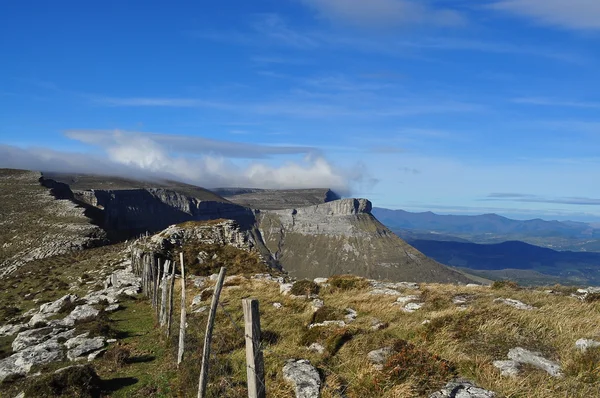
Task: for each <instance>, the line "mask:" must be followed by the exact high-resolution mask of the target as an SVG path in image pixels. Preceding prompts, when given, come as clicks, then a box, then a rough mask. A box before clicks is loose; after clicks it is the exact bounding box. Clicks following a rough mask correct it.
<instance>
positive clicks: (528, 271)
mask: <svg viewBox="0 0 600 398" xmlns="http://www.w3.org/2000/svg"><path fill="white" fill-rule="evenodd" d="M408 243H409V244H410V245H412V246H413V247H415V248H416V249H418V250H419V251H421V252H422V253H423V254H425V255H426V256H428V257H431V258H433V259H434V260H436V261H439V262H440V263H442V264H446V265H449V266H453V267H458V268H461V269H467V270H474V271H483V272H474V273H475V274H476V275H480V276H485V277H489V278H491V279H498V278H501V277H510V278H511V279H517V280H520V281H521V282H525V283H536V284H537V283H540V281H541V280H542V279H544V276H545V279H546V280H547V281H548V282H550V281H553V282H558V281H561V282H563V283H571V284H594V285H598V284H600V253H583V252H571V251H556V250H551V249H547V248H543V247H538V246H534V245H530V244H527V243H524V242H516V241H513V242H503V243H499V244H475V243H464V242H450V241H433V240H408Z"/></svg>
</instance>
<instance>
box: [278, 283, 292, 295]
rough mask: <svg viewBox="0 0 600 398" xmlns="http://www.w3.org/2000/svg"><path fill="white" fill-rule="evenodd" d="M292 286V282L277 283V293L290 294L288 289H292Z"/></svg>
mask: <svg viewBox="0 0 600 398" xmlns="http://www.w3.org/2000/svg"><path fill="white" fill-rule="evenodd" d="M292 286H294V284H293V283H282V284H281V285H279V293H281V294H290V291H291V290H292Z"/></svg>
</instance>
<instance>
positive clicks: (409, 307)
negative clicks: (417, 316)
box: [402, 303, 423, 313]
mask: <svg viewBox="0 0 600 398" xmlns="http://www.w3.org/2000/svg"><path fill="white" fill-rule="evenodd" d="M421 308H423V303H408V304H406V305H405V306H404V307H403V308H402V311H404V312H409V313H411V312H415V311H418V310H420V309H421Z"/></svg>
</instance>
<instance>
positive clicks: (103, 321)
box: [76, 312, 119, 338]
mask: <svg viewBox="0 0 600 398" xmlns="http://www.w3.org/2000/svg"><path fill="white" fill-rule="evenodd" d="M112 323H113V322H112V321H111V320H110V318H109V317H108V315H107V314H106V313H105V312H100V314H98V316H96V317H95V318H92V319H89V320H85V321H79V322H78V323H77V325H76V326H77V331H78V332H79V333H83V332H89V337H97V336H104V337H111V338H114V337H117V336H118V334H119V332H118V331H117V330H115V329H114V328H113V326H112Z"/></svg>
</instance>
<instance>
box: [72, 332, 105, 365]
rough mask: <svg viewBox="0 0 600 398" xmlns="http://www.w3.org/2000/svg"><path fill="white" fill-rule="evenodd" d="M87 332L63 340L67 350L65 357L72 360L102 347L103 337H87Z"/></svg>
mask: <svg viewBox="0 0 600 398" xmlns="http://www.w3.org/2000/svg"><path fill="white" fill-rule="evenodd" d="M88 334H89V333H84V334H81V335H79V336H77V337H73V338H72V339H69V340H67V341H66V342H65V347H67V349H68V350H69V351H67V358H69V360H71V361H74V360H75V359H77V358H79V357H81V356H83V355H86V354H89V353H91V352H94V351H98V350H100V349H102V348H104V343H105V339H104V337H94V338H88V337H87V336H88Z"/></svg>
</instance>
